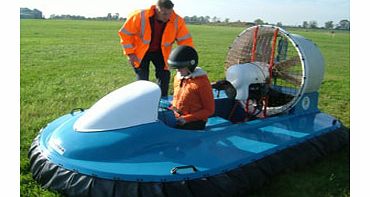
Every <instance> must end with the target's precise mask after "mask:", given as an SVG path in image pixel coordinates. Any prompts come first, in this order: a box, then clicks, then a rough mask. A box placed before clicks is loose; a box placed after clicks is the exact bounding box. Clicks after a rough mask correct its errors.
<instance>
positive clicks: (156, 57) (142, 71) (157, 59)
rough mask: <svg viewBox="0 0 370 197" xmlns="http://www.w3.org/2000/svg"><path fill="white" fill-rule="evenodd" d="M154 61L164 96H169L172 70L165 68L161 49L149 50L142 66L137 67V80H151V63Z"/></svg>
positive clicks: (158, 81)
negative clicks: (156, 50)
mask: <svg viewBox="0 0 370 197" xmlns="http://www.w3.org/2000/svg"><path fill="white" fill-rule="evenodd" d="M150 61H152V62H153V64H154V66H155V77H156V78H157V83H158V85H159V87H160V88H161V92H162V97H166V96H168V84H169V83H170V71H168V70H165V69H164V66H165V63H164V59H163V55H162V52H161V51H158V52H147V53H146V54H145V56H144V58H143V60H142V61H141V64H140V67H139V68H135V73H136V79H137V80H149V64H150Z"/></svg>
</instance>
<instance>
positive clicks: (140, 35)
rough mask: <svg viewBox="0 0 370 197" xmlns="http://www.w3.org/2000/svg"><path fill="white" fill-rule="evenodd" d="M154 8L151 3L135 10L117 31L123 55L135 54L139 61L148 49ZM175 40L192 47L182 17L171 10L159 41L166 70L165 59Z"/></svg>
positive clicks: (190, 38) (178, 43)
mask: <svg viewBox="0 0 370 197" xmlns="http://www.w3.org/2000/svg"><path fill="white" fill-rule="evenodd" d="M155 9H156V6H155V5H153V6H151V7H150V9H147V10H138V11H135V12H134V13H132V14H131V15H130V16H129V17H128V19H127V20H126V22H125V23H124V24H123V26H122V28H121V29H120V30H119V32H118V35H119V37H120V39H121V45H122V48H123V53H124V54H125V55H128V54H135V55H136V56H137V57H138V59H139V61H140V62H141V60H142V59H143V58H144V55H145V53H146V52H147V50H148V49H149V45H150V41H151V35H152V30H151V26H150V20H149V18H150V17H151V16H153V15H154V14H155ZM175 41H176V42H177V45H188V46H191V47H194V46H193V39H192V37H191V35H190V33H189V31H188V29H187V27H186V25H185V21H184V19H183V18H181V17H180V16H178V15H177V14H176V13H175V12H174V11H173V12H172V14H171V16H170V19H169V21H168V22H167V24H166V27H165V29H164V31H163V36H162V43H161V49H162V54H163V58H164V62H165V64H166V65H165V67H164V68H165V69H166V70H168V64H167V59H168V56H169V55H170V52H171V49H172V44H173V43H174V42H175ZM135 67H136V68H138V67H140V64H139V63H137V62H135Z"/></svg>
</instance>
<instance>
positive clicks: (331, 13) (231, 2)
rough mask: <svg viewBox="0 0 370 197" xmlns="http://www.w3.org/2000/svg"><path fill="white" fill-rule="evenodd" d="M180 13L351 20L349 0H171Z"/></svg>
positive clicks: (126, 0) (143, 4) (38, 4)
mask: <svg viewBox="0 0 370 197" xmlns="http://www.w3.org/2000/svg"><path fill="white" fill-rule="evenodd" d="M172 1H173V3H174V4H175V7H174V10H175V12H176V13H178V14H179V15H180V16H183V17H184V16H194V15H196V16H210V17H211V18H213V17H214V16H216V17H219V18H221V20H222V21H223V20H225V18H229V19H230V21H237V20H241V21H248V22H253V21H254V20H256V19H257V18H260V19H262V20H263V21H264V22H268V23H272V24H276V23H277V22H282V23H283V25H301V24H302V23H303V21H316V22H318V25H319V26H324V24H325V22H327V21H333V22H334V24H337V23H338V22H339V21H340V20H342V19H347V20H350V2H349V0H254V1H252V0H172ZM155 2H156V0H20V1H19V7H27V8H30V9H39V10H40V11H42V12H43V15H44V16H45V17H46V18H49V17H50V15H51V14H56V15H62V14H70V15H80V16H85V17H97V16H107V14H108V13H112V14H114V13H119V14H120V17H127V15H128V14H129V13H130V12H132V11H134V10H137V9H144V8H148V7H150V5H151V4H155Z"/></svg>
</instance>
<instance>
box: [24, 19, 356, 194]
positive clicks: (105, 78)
mask: <svg viewBox="0 0 370 197" xmlns="http://www.w3.org/2000/svg"><path fill="white" fill-rule="evenodd" d="M121 25H122V24H121V23H119V22H104V21H101V22H97V21H62V20H21V32H20V36H21V46H20V51H21V53H20V54H21V60H20V61H21V68H20V70H21V79H20V91H21V92H20V93H21V98H20V107H21V112H20V113H21V120H20V121H21V131H20V132H21V133H20V134H21V135H20V136H21V139H20V142H21V147H20V158H21V161H20V164H21V166H20V170H21V174H20V189H21V196H60V195H59V194H58V193H54V192H52V191H49V190H44V189H42V188H41V187H40V186H39V185H38V184H37V183H36V182H35V181H34V180H33V179H32V176H31V173H30V170H29V168H30V165H29V161H28V158H27V152H28V148H29V146H30V145H31V142H32V140H33V139H34V137H35V136H36V135H37V132H38V131H39V129H40V128H42V127H43V126H45V125H46V124H47V123H48V122H50V121H52V120H53V119H55V118H57V117H59V116H61V115H63V114H66V113H69V112H70V110H71V109H73V108H76V107H82V108H88V107H90V106H91V105H92V104H93V103H94V102H96V101H97V100H98V99H99V98H101V97H102V96H104V95H105V94H107V93H109V92H110V91H112V90H114V89H116V88H119V87H121V86H123V85H125V84H128V83H130V82H133V81H134V80H135V75H134V73H133V71H132V68H131V67H130V66H128V64H127V61H126V59H125V58H124V57H122V51H121V46H120V43H119V39H118V36H117V31H118V29H119V28H120V26H121ZM189 29H190V31H191V33H192V35H193V38H194V41H195V45H196V48H197V50H198V52H199V56H200V66H201V67H202V68H204V69H205V70H206V71H207V72H208V73H209V77H210V80H211V81H216V80H218V79H221V78H223V77H224V73H223V64H224V60H225V57H226V53H227V49H228V46H229V45H230V44H231V43H232V41H233V40H234V38H235V37H236V36H237V35H238V34H239V33H240V32H241V31H242V30H243V28H240V27H213V26H197V25H194V26H189ZM293 33H298V34H301V35H303V36H304V37H306V38H308V39H311V40H313V41H314V42H315V43H316V44H317V45H318V47H319V48H320V49H321V52H322V53H323V55H324V58H325V62H326V68H325V78H324V82H323V84H322V86H321V89H320V100H319V107H320V109H321V110H322V111H324V112H327V113H329V114H332V115H333V116H335V117H337V118H339V119H340V120H341V121H342V122H343V123H344V124H345V126H347V127H350V120H349V111H350V104H349V101H350V95H349V94H350V90H349V88H350V86H349V83H350V78H349V69H350V67H349V60H350V58H349V57H350V56H349V50H350V47H349V40H350V35H349V33H336V34H335V35H334V36H332V35H331V34H329V32H325V31H314V32H313V31H312V32H310V31H297V30H294V32H293ZM152 68H153V67H152ZM173 74H174V73H173ZM151 79H154V75H153V72H151ZM252 196H327V197H329V196H349V147H346V148H345V149H343V150H342V151H340V152H338V153H335V154H332V155H330V156H328V157H327V158H325V159H324V160H321V161H318V162H316V163H315V164H314V165H310V166H307V167H304V168H302V169H297V170H295V171H290V172H285V173H283V174H281V175H279V176H277V177H275V178H273V179H272V180H271V183H270V184H268V185H266V186H265V187H264V188H262V189H261V190H260V191H257V192H255V193H254V194H252Z"/></svg>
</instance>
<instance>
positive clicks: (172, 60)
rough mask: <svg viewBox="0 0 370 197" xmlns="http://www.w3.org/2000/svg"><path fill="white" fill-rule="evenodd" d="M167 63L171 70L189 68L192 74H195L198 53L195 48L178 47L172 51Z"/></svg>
mask: <svg viewBox="0 0 370 197" xmlns="http://www.w3.org/2000/svg"><path fill="white" fill-rule="evenodd" d="M167 63H168V65H169V66H170V68H173V69H179V68H188V69H189V71H190V72H194V69H195V67H197V65H198V53H197V51H196V50H195V49H194V48H193V47H190V46H178V47H176V48H175V49H173V50H172V51H171V53H170V57H169V58H168V60H167Z"/></svg>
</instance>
